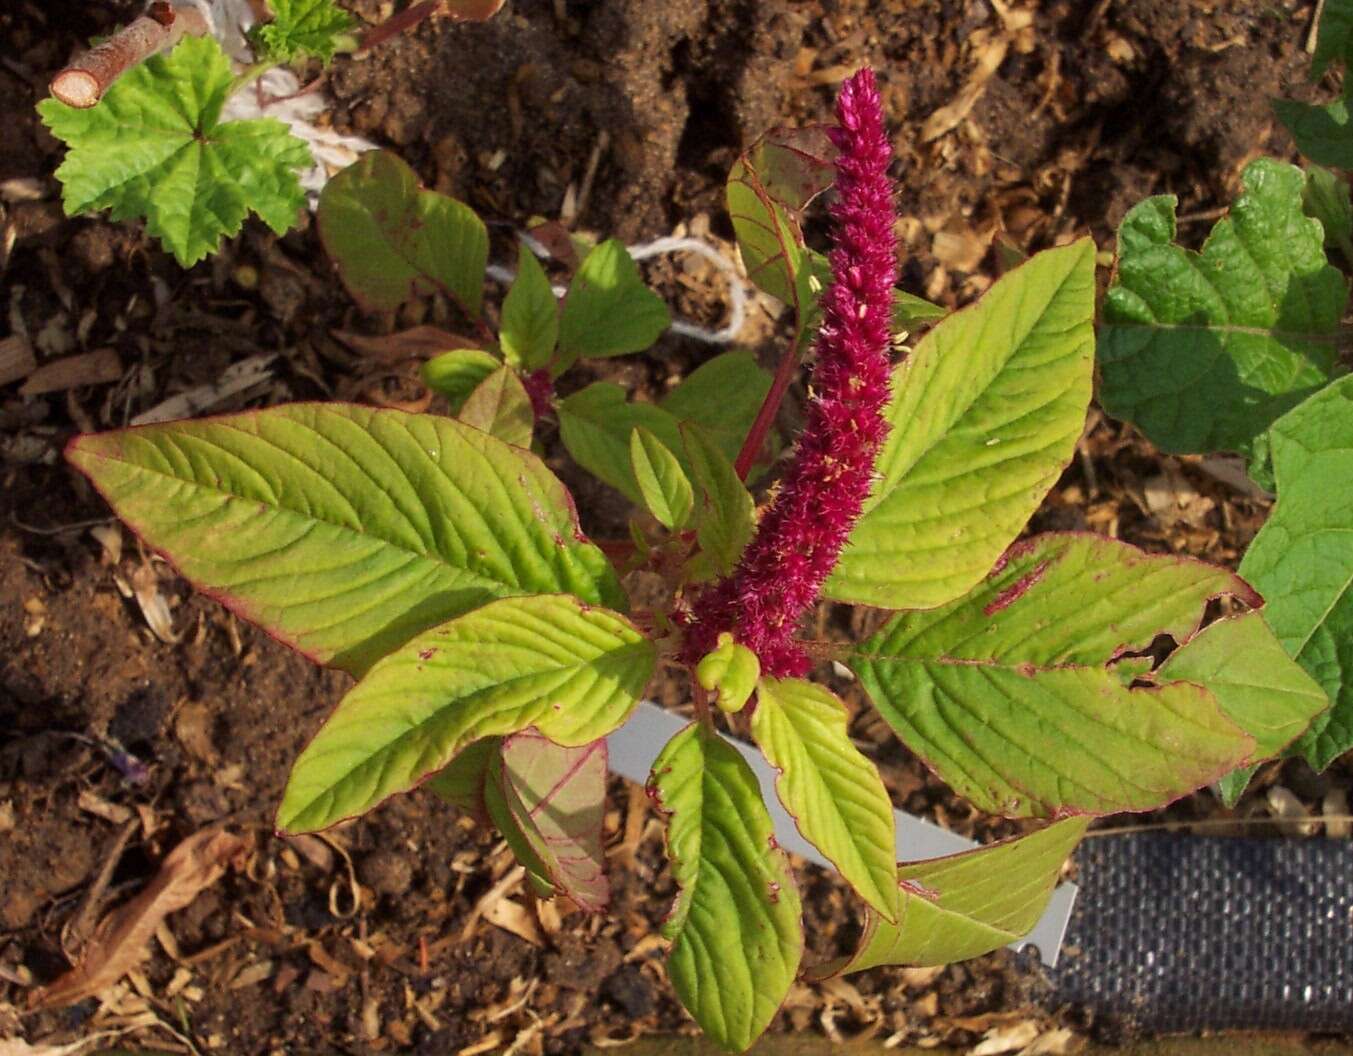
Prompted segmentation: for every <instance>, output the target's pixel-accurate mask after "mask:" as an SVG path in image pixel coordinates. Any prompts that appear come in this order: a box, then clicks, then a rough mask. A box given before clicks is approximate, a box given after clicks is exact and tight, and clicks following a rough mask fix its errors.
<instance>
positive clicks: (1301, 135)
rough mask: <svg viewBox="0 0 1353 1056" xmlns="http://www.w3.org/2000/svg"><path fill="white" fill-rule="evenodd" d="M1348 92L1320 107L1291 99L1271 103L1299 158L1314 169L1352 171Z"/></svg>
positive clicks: (1351, 135)
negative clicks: (1307, 161)
mask: <svg viewBox="0 0 1353 1056" xmlns="http://www.w3.org/2000/svg"><path fill="white" fill-rule="evenodd" d="M1348 103H1349V96H1348V91H1347V89H1345V92H1344V94H1343V95H1342V96H1340V97H1339V98H1338V99H1335V100H1334V101H1333V102H1331V103H1326V104H1325V105H1323V106H1313V105H1311V104H1310V103H1299V102H1297V101H1296V100H1295V99H1274V100H1273V112H1274V113H1275V114H1277V115H1278V120H1279V121H1281V122H1282V123H1283V125H1284V126H1285V127H1286V128H1287V131H1288V132H1290V133H1291V134H1292V138H1293V140H1295V141H1296V144H1297V150H1298V151H1300V152H1301V156H1302V157H1304V158H1309V159H1310V160H1311V161H1313V162H1315V163H1316V164H1317V165H1332V166H1334V167H1335V168H1337V169H1348V168H1353V127H1350V125H1349V112H1348Z"/></svg>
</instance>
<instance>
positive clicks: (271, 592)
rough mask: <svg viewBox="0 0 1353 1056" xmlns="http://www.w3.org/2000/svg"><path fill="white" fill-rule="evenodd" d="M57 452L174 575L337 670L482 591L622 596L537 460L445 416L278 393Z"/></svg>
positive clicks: (361, 665) (598, 598)
mask: <svg viewBox="0 0 1353 1056" xmlns="http://www.w3.org/2000/svg"><path fill="white" fill-rule="evenodd" d="M67 458H69V460H70V461H71V463H72V464H74V465H75V466H76V468H78V469H80V470H81V471H82V472H84V473H85V474H86V475H87V476H89V478H90V479H91V480H92V481H93V482H94V485H95V486H96V487H97V488H98V489H99V491H100V492H102V494H103V496H104V497H105V498H106V499H107V500H108V502H109V503H110V504H111V505H112V507H113V510H114V511H115V512H116V513H117V514H118V516H119V517H121V518H122V519H123V520H124V521H126V522H127V524H128V525H129V526H130V527H131V528H132V529H133V530H134V531H135V532H137V534H139V535H140V536H141V537H142V538H143V539H144V540H145V541H146V542H147V543H148V544H149V545H150V546H152V547H154V548H155V549H157V550H161V551H163V552H165V553H166V554H167V555H168V556H169V558H170V559H171V560H172V561H173V562H174V564H175V565H176V566H177V567H178V568H179V570H180V571H182V573H183V574H184V575H185V576H186V577H187V578H188V579H190V580H192V581H193V582H194V583H195V584H197V585H198V586H199V587H201V588H202V589H204V590H206V591H208V592H209V593H211V594H212V595H214V596H216V597H217V598H219V599H220V600H221V601H223V602H224V603H225V604H226V605H227V606H229V607H230V608H231V609H233V610H234V611H236V612H237V613H239V614H240V615H241V616H243V617H244V618H246V619H248V620H250V621H252V622H254V623H257V624H259V625H260V626H262V627H263V628H264V629H266V630H267V631H268V632H269V633H271V634H274V635H276V636H277V637H278V638H280V639H281V640H282V641H283V642H285V643H286V644H288V645H290V646H292V647H293V648H296V649H299V650H300V651H301V652H303V653H305V654H306V655H308V656H310V657H311V658H312V659H314V660H316V661H317V662H319V663H325V664H330V665H332V666H334V667H339V668H342V669H344V670H346V671H350V672H352V673H353V674H357V675H360V674H361V673H362V672H363V671H365V670H366V669H367V668H369V667H370V666H371V664H372V663H374V662H375V661H376V660H377V659H379V658H380V657H382V656H384V655H385V654H387V653H389V652H390V651H391V650H393V649H394V648H396V647H397V646H399V645H401V644H402V643H404V642H406V641H408V640H409V639H410V638H411V637H413V636H414V635H415V634H417V633H418V632H419V631H423V630H426V629H427V628H429V627H432V626H435V625H436V624H439V623H442V622H444V621H446V620H448V619H451V618H452V617H455V616H458V615H460V614H462V613H465V612H468V611H470V610H471V609H475V608H478V607H479V606H480V605H483V604H484V603H486V602H489V601H492V600H493V599H495V598H502V597H507V596H510V595H517V594H534V593H541V592H563V593H569V594H575V595H577V596H578V597H579V598H582V599H583V600H584V601H587V602H590V603H592V604H600V605H608V606H611V607H613V608H623V607H624V604H625V601H624V594H623V592H622V591H621V589H620V584H619V581H618V580H617V579H616V576H615V572H614V570H613V569H612V568H611V566H610V564H609V562H607V560H606V558H605V556H604V555H603V554H602V553H601V551H599V550H598V549H597V548H596V547H594V546H592V545H591V544H590V543H588V542H586V541H585V540H584V539H583V538H582V536H581V534H580V532H579V528H578V523H577V520H576V517H575V514H574V511H573V508H572V502H571V499H570V498H569V495H568V492H566V491H565V490H564V487H563V485H562V484H560V483H559V481H558V480H557V479H556V478H555V477H554V476H553V475H552V474H551V473H550V472H549V470H547V469H546V468H545V466H544V464H543V463H542V462H540V460H539V459H537V458H536V457H535V456H533V455H531V454H529V453H528V452H526V451H522V450H520V449H518V448H513V447H509V446H507V445H506V444H504V443H502V442H501V441H499V440H495V439H494V438H493V437H491V436H488V435H487V434H485V433H482V432H480V431H479V430H477V429H471V428H470V427H468V426H465V425H462V424H460V423H459V422H456V421H453V420H450V419H447V418H441V417H437V416H433V415H409V414H405V413H403V412H401V411H393V410H374V409H372V408H369V407H359V406H356V405H353V404H306V403H300V404H290V405H285V406H280V407H273V408H270V409H268V410H264V411H254V412H247V413H244V414H235V415H228V416H224V417H220V418H210V419H205V420H202V421H183V422H169V423H165V424H162V425H150V426H144V427H141V428H136V429H126V430H122V431H120V432H112V433H101V434H98V435H90V436H80V437H77V438H76V439H75V440H73V441H72V442H71V445H70V447H69V448H68V450H67Z"/></svg>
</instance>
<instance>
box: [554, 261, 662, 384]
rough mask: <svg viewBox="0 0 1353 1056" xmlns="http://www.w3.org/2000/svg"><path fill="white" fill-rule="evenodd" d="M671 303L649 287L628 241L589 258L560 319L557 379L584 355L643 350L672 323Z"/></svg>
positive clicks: (579, 270) (575, 277)
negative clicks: (667, 302) (668, 308)
mask: <svg viewBox="0 0 1353 1056" xmlns="http://www.w3.org/2000/svg"><path fill="white" fill-rule="evenodd" d="M671 321H672V319H671V316H670V315H669V314H668V311H667V305H666V304H664V303H663V300H662V298H661V297H659V296H658V295H657V294H656V293H654V292H653V291H652V290H650V289H649V288H648V287H647V286H645V285H644V280H643V278H642V277H641V276H640V274H639V268H638V266H637V265H636V264H635V263H634V259H633V258H632V257H631V256H630V254H629V250H627V249H626V248H625V246H624V244H623V243H621V242H619V241H617V240H616V239H614V238H611V239H607V240H606V241H605V242H602V243H601V244H600V245H598V246H597V247H596V248H595V249H593V250H592V252H590V253H588V254H587V256H586V257H584V258H583V262H582V263H581V264H579V265H578V271H577V273H576V274H575V275H574V276H573V281H572V282H571V283H569V287H568V294H567V295H566V296H565V297H564V308H563V313H562V316H561V318H560V320H559V351H560V353H561V356H560V358H559V359H557V360H556V361H555V363H554V364H553V365H552V368H551V369H552V370H553V371H554V373H555V375H556V376H557V375H559V374H561V373H563V372H564V370H566V369H567V368H568V367H569V366H570V365H571V364H572V363H573V361H574V360H576V359H578V358H579V357H591V358H596V357H603V356H623V355H627V354H628V353H630V352H642V351H643V350H644V349H646V348H648V347H649V346H650V345H652V344H653V342H654V341H656V340H657V339H658V338H659V337H661V336H662V332H663V331H664V330H666V329H667V327H668V326H669V325H670V324H671Z"/></svg>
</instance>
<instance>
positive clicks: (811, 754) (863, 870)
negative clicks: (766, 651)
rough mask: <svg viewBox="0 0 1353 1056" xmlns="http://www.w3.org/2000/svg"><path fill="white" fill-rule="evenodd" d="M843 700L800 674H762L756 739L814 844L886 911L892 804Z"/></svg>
mask: <svg viewBox="0 0 1353 1056" xmlns="http://www.w3.org/2000/svg"><path fill="white" fill-rule="evenodd" d="M848 719H849V714H848V713H847V711H846V706H845V705H844V704H843V703H841V701H840V699H838V698H837V696H836V695H835V694H834V693H832V692H831V691H830V690H828V689H826V688H824V687H822V686H818V685H815V684H814V683H812V682H809V681H807V680H805V679H801V678H783V679H781V678H763V679H761V680H760V682H758V683H757V687H756V708H755V710H753V712H752V738H753V739H754V740H755V741H756V743H757V745H758V746H759V747H760V748H761V751H762V753H763V754H764V755H765V757H766V761H767V762H769V763H770V765H771V766H773V767H775V768H776V769H778V770H779V771H780V776H779V777H777V778H776V780H775V791H776V793H777V794H778V795H779V797H780V801H781V802H782V803H783V804H784V805H785V809H786V810H788V811H789V813H790V815H791V816H792V817H793V818H794V821H795V824H797V825H798V827H799V831H800V832H801V833H803V836H804V838H805V839H806V840H808V842H809V843H811V844H812V845H813V846H814V847H816V848H817V849H818V850H819V851H821V852H822V854H823V856H824V857H826V859H827V860H828V861H829V862H831V863H832V864H833V865H834V866H836V868H837V870H838V871H839V872H840V873H841V875H842V876H844V877H845V878H846V879H847V880H848V881H850V883H851V886H853V887H854V888H855V890H856V891H857V892H859V895H860V897H861V898H863V899H864V900H865V901H866V902H867V903H869V905H870V906H872V907H873V908H874V910H876V911H877V912H878V913H879V914H880V915H881V916H882V917H884V918H885V919H886V920H889V921H894V922H895V921H896V920H897V915H898V907H899V892H898V886H897V866H896V861H897V846H896V839H895V823H894V821H893V804H892V800H890V799H889V798H888V790H887V789H886V788H884V787H883V779H882V778H881V777H879V772H878V768H877V767H876V766H875V765H874V764H873V763H871V762H870V761H869V760H868V759H867V758H866V757H865V756H864V755H863V754H862V753H861V752H860V750H859V749H858V748H856V747H855V745H854V744H852V743H851V740H850V735H849V733H848V732H847V721H848Z"/></svg>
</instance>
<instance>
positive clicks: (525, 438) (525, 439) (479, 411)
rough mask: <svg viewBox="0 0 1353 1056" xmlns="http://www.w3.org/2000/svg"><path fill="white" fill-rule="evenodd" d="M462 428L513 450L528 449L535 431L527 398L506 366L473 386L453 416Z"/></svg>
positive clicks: (515, 376)
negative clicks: (482, 434)
mask: <svg viewBox="0 0 1353 1056" xmlns="http://www.w3.org/2000/svg"><path fill="white" fill-rule="evenodd" d="M457 417H458V418H459V419H460V420H461V421H462V422H463V423H464V424H466V425H469V426H472V427H474V428H475V429H480V430H483V431H484V432H486V433H488V434H489V435H490V436H496V437H497V438H498V439H499V440H501V441H502V442H503V443H505V444H512V445H513V446H514V447H530V446H531V433H532V432H533V431H534V429H535V427H536V414H535V411H534V410H532V408H531V397H530V396H528V395H526V389H525V388H524V387H523V386H522V383H521V378H520V377H518V375H517V372H516V370H514V369H513V368H512V367H509V366H500V367H499V368H498V369H497V370H495V371H494V372H493V373H492V374H490V375H489V376H488V377H487V378H485V379H484V380H483V381H481V382H480V383H479V384H478V385H477V386H475V390H474V392H472V393H470V395H469V397H468V398H467V399H466V401H465V403H464V404H463V405H462V406H461V409H460V414H459V415H458V416H457Z"/></svg>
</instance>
